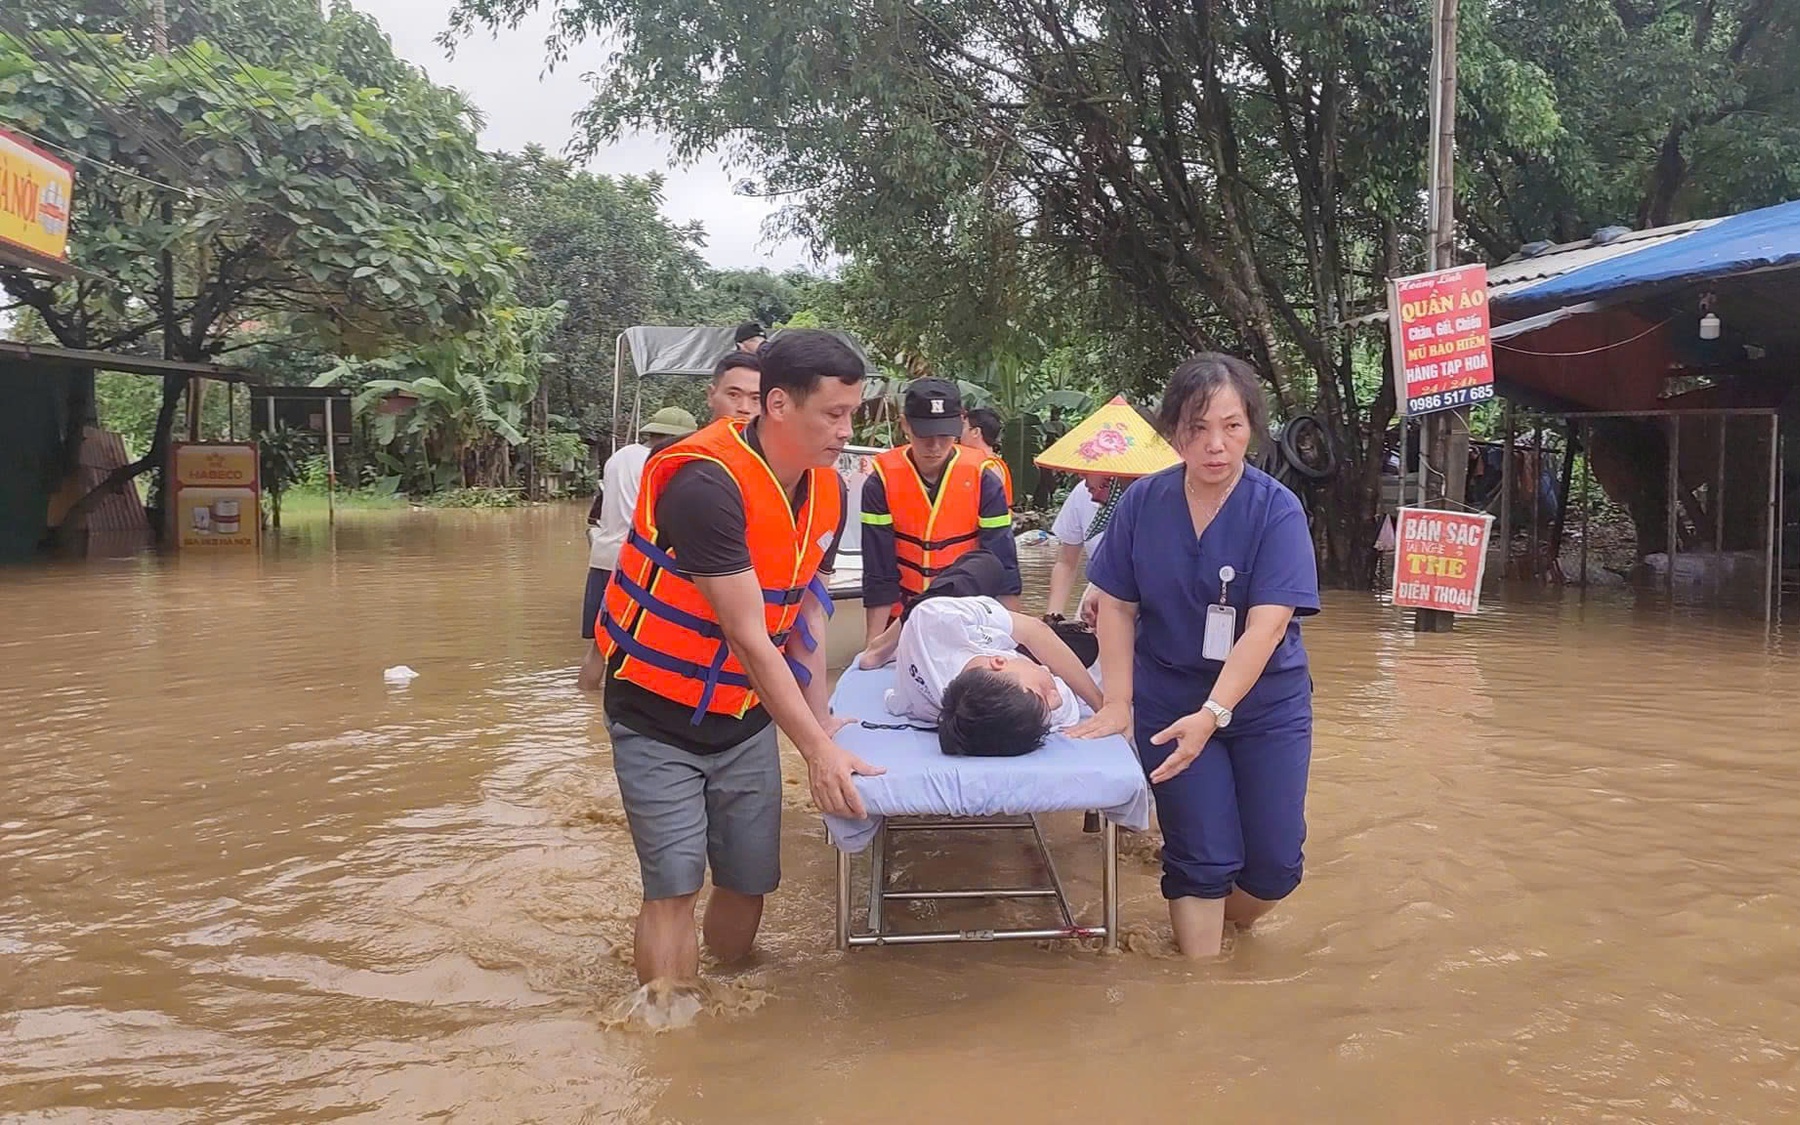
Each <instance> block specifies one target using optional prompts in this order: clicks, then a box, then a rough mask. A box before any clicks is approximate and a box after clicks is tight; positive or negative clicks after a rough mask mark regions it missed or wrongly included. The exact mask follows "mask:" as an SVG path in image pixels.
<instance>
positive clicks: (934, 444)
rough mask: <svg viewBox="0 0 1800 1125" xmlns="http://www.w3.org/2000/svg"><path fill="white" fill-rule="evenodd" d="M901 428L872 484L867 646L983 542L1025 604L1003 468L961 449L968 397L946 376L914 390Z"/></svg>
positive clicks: (1010, 595)
mask: <svg viewBox="0 0 1800 1125" xmlns="http://www.w3.org/2000/svg"><path fill="white" fill-rule="evenodd" d="M900 424H901V426H902V427H903V428H904V429H905V430H906V437H907V444H906V445H904V446H902V447H901V448H899V449H890V450H888V451H887V452H886V453H883V454H881V455H880V456H879V457H877V458H875V471H874V472H872V473H870V474H869V479H868V480H867V481H866V482H865V483H864V485H863V496H862V524H863V527H862V536H863V538H862V555H863V607H864V612H865V613H866V615H867V620H866V621H865V627H866V628H865V647H867V646H868V645H872V644H874V643H875V638H877V637H879V636H880V635H881V634H882V632H883V631H884V630H886V629H887V627H888V624H889V623H890V622H891V621H892V620H893V619H894V617H895V616H896V615H897V614H898V613H899V610H900V606H901V604H902V603H903V602H911V601H912V600H913V599H914V598H917V597H918V596H919V595H920V594H922V593H924V592H925V587H926V586H928V585H930V584H931V579H932V578H933V576H935V575H937V574H938V573H939V572H941V571H943V570H944V569H945V568H946V567H948V566H949V565H950V564H951V563H953V562H955V561H956V560H957V559H959V558H961V557H962V556H963V555H966V554H968V553H969V552H970V551H973V550H975V549H976V548H977V547H980V548H982V549H984V550H987V551H991V552H992V553H993V554H994V556H995V557H996V558H998V559H999V560H1000V565H1001V568H1002V570H1003V572H1004V574H1005V581H1004V585H1003V587H1002V589H1001V598H1000V600H1001V602H1003V603H1005V604H1006V605H1007V606H1008V607H1009V608H1016V607H1017V604H1018V595H1019V555H1018V550H1017V548H1016V547H1014V546H1013V538H1012V509H1011V508H1010V507H1009V506H1008V505H1007V502H1006V487H1005V485H1004V484H1003V483H1002V482H1001V479H1000V476H999V473H998V472H997V471H996V470H995V469H993V468H991V467H988V465H987V460H986V459H985V458H983V457H982V456H981V455H980V454H978V453H976V452H975V451H974V450H972V449H969V448H968V447H966V446H963V445H959V444H958V441H959V439H961V437H962V434H963V409H962V395H961V394H959V393H958V392H957V389H956V384H954V383H948V382H945V381H944V380H942V379H915V380H914V381H913V382H912V383H911V385H909V386H908V387H907V388H906V395H905V398H904V400H903V403H902V409H901V419H900Z"/></svg>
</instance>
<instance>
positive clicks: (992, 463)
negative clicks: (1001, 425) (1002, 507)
mask: <svg viewBox="0 0 1800 1125" xmlns="http://www.w3.org/2000/svg"><path fill="white" fill-rule="evenodd" d="M970 452H972V453H974V454H975V456H976V457H978V458H981V457H985V458H986V460H985V461H982V462H981V470H982V472H986V471H987V470H989V469H992V470H994V472H995V473H997V474H999V476H1000V487H1001V488H1002V489H1004V490H1005V491H1006V506H1007V507H1008V508H1010V507H1012V506H1013V490H1012V470H1011V469H1009V468H1007V465H1006V462H1005V461H1003V460H1001V459H1000V455H999V454H997V453H983V452H982V451H981V450H979V449H974V450H971V451H970Z"/></svg>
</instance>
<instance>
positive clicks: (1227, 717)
mask: <svg viewBox="0 0 1800 1125" xmlns="http://www.w3.org/2000/svg"><path fill="white" fill-rule="evenodd" d="M1200 709H1201V710H1202V711H1211V712H1212V716H1213V719H1214V723H1213V725H1214V726H1215V727H1217V728H1218V729H1219V730H1224V729H1225V728H1226V727H1228V726H1230V725H1231V708H1229V707H1227V706H1225V705H1224V704H1223V703H1220V702H1219V701H1218V700H1216V699H1209V700H1207V701H1206V702H1205V703H1202V704H1201V705H1200Z"/></svg>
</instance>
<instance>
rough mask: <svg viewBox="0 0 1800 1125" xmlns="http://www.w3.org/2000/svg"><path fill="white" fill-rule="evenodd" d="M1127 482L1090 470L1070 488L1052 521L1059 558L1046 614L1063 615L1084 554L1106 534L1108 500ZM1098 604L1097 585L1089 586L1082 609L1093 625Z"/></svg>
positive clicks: (1052, 570)
mask: <svg viewBox="0 0 1800 1125" xmlns="http://www.w3.org/2000/svg"><path fill="white" fill-rule="evenodd" d="M1124 484H1125V482H1123V481H1120V480H1118V479H1116V478H1114V477H1109V476H1106V475H1104V474H1102V473H1089V474H1087V475H1086V476H1084V477H1082V478H1081V482H1080V483H1079V484H1077V485H1076V486H1075V487H1074V488H1072V489H1070V490H1069V495H1068V497H1067V499H1065V500H1064V501H1063V505H1062V509H1061V510H1060V511H1058V512H1057V513H1056V522H1055V523H1052V524H1051V525H1050V534H1051V535H1053V536H1054V537H1055V538H1056V544H1057V547H1056V562H1055V564H1054V565H1052V566H1051V568H1050V597H1049V600H1048V602H1047V603H1046V604H1045V607H1044V608H1045V614H1046V616H1049V617H1061V616H1062V612H1063V607H1064V606H1066V605H1068V603H1069V591H1070V590H1072V589H1073V588H1074V586H1075V572H1076V570H1077V569H1078V568H1079V567H1080V566H1081V556H1082V553H1083V552H1084V551H1085V552H1086V553H1087V557H1088V558H1090V559H1091V558H1093V557H1094V552H1096V551H1098V550H1099V549H1100V540H1101V537H1102V536H1104V535H1105V534H1106V521H1105V519H1104V518H1102V517H1103V513H1106V514H1109V510H1108V508H1107V503H1108V501H1110V500H1113V499H1115V498H1116V494H1117V492H1118V491H1119V490H1120V489H1122V488H1123V487H1124ZM1094 604H1096V595H1095V593H1094V588H1093V587H1092V586H1089V587H1088V588H1087V590H1086V591H1084V592H1083V593H1082V596H1081V603H1080V607H1079V613H1080V616H1081V620H1083V621H1085V622H1087V623H1088V624H1089V625H1092V624H1093V623H1094V622H1093V613H1092V607H1093V605H1094Z"/></svg>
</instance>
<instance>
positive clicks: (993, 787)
mask: <svg viewBox="0 0 1800 1125" xmlns="http://www.w3.org/2000/svg"><path fill="white" fill-rule="evenodd" d="M893 675H894V669H893V667H892V666H891V665H890V666H888V667H886V668H876V669H874V670H872V671H863V670H861V669H859V668H855V667H852V668H850V669H848V670H847V671H845V672H844V674H843V676H842V678H840V679H839V680H838V683H837V687H836V689H835V690H833V691H832V693H831V709H832V711H833V712H834V713H835V714H839V715H854V716H856V717H857V718H859V719H867V720H868V721H870V722H874V723H892V722H897V721H899V720H897V719H895V718H894V717H893V716H892V715H889V714H888V713H887V708H886V707H884V706H883V705H882V702H881V696H882V692H883V691H884V690H886V689H887V688H888V686H889V685H890V683H891V681H892V679H893ZM837 741H838V744H839V745H840V746H843V747H844V748H845V749H847V750H850V751H852V752H854V753H855V754H857V755H858V756H860V757H862V758H863V759H865V760H866V761H868V762H869V763H870V764H871V765H877V766H885V767H886V768H887V772H886V773H884V774H882V775H881V776H879V777H859V778H857V779H856V790H857V792H858V793H860V794H861V795H862V799H863V804H864V806H865V807H867V809H868V810H869V816H868V817H867V818H866V819H863V820H846V819H844V818H841V817H835V816H828V817H826V818H825V828H826V830H827V831H828V832H829V833H830V836H831V842H832V843H833V844H835V845H836V846H837V847H839V848H842V849H843V850H845V851H849V852H860V851H862V850H863V849H864V848H866V847H868V846H869V841H870V840H871V839H873V838H874V836H875V831H876V829H878V828H879V827H880V826H881V821H882V819H883V818H884V817H889V816H1018V815H1020V814H1022V813H1041V812H1062V811H1069V810H1086V809H1099V810H1100V812H1101V813H1102V814H1103V815H1105V816H1106V818H1107V819H1109V820H1112V821H1114V822H1116V823H1118V824H1120V825H1122V826H1123V827H1125V828H1130V829H1133V830H1135V831H1139V832H1142V831H1144V830H1146V829H1148V828H1149V827H1150V788H1149V786H1148V785H1147V784H1146V783H1145V781H1144V771H1143V767H1142V766H1140V765H1139V764H1138V760H1137V755H1136V753H1134V752H1133V751H1132V749H1131V745H1130V743H1128V742H1126V741H1125V739H1124V738H1122V737H1119V736H1117V735H1115V736H1114V737H1112V738H1102V739H1091V740H1087V739H1074V738H1070V737H1068V736H1067V735H1063V734H1052V735H1051V736H1050V739H1049V741H1047V742H1045V743H1044V745H1043V746H1042V747H1041V748H1039V749H1037V750H1035V751H1033V752H1032V753H1030V754H1026V755H1024V756H1023V757H1018V758H952V757H948V756H946V755H945V754H944V752H943V751H942V750H939V749H938V742H937V732H936V731H916V730H871V729H869V728H868V727H863V726H848V727H845V728H844V729H843V730H842V731H840V732H838V737H837Z"/></svg>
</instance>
